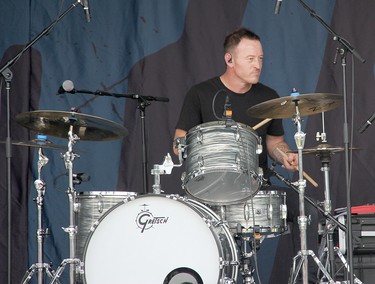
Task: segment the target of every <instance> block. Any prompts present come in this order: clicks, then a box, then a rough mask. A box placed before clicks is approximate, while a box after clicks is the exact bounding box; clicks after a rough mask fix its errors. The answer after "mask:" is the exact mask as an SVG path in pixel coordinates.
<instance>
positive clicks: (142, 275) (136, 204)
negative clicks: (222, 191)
mask: <svg viewBox="0 0 375 284" xmlns="http://www.w3.org/2000/svg"><path fill="white" fill-rule="evenodd" d="M238 265H239V263H238V260H237V251H236V246H235V243H234V240H233V239H232V237H231V234H230V232H229V229H228V227H227V226H226V225H224V224H223V222H221V220H220V219H219V217H218V216H217V215H216V214H215V213H214V212H212V211H211V210H210V209H209V208H208V207H206V206H204V205H202V204H200V203H198V202H196V201H194V200H189V199H187V198H182V197H179V196H165V195H155V194H150V195H142V196H137V197H136V198H135V199H133V200H127V201H123V202H122V203H119V204H118V205H116V206H115V207H113V208H111V209H110V210H109V211H107V213H106V214H105V215H103V217H102V218H100V220H99V222H98V224H97V226H95V228H94V229H93V231H92V232H91V233H90V236H89V239H88V242H87V243H86V246H85V252H84V280H85V283H88V284H103V283H111V284H116V283H122V284H124V283H129V284H134V283H138V284H142V283H144V284H150V283H163V284H172V283H176V284H177V283H185V282H186V283H197V284H203V283H235V281H236V279H237V271H238Z"/></svg>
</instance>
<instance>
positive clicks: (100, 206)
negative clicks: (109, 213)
mask: <svg viewBox="0 0 375 284" xmlns="http://www.w3.org/2000/svg"><path fill="white" fill-rule="evenodd" d="M98 198H99V201H98V212H99V213H103V198H102V195H100V194H99V195H98Z"/></svg>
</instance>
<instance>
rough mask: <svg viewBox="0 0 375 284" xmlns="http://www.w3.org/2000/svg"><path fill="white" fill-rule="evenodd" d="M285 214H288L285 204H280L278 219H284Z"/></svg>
mask: <svg viewBox="0 0 375 284" xmlns="http://www.w3.org/2000/svg"><path fill="white" fill-rule="evenodd" d="M287 212H288V209H287V206H286V204H281V205H280V215H281V216H280V218H281V219H286V217H287Z"/></svg>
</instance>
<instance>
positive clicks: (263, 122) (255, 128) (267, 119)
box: [253, 118, 272, 130]
mask: <svg viewBox="0 0 375 284" xmlns="http://www.w3.org/2000/svg"><path fill="white" fill-rule="evenodd" d="M270 120H272V118H266V119H264V120H263V121H261V122H259V123H258V124H257V125H255V126H254V127H253V129H254V130H257V129H258V128H259V127H261V126H263V125H265V124H266V123H267V122H268V121H270Z"/></svg>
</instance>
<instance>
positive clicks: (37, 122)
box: [16, 110, 127, 141]
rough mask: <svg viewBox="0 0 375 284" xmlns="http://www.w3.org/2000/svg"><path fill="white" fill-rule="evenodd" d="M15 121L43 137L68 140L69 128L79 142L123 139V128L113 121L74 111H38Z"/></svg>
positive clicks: (18, 116) (22, 114)
mask: <svg viewBox="0 0 375 284" xmlns="http://www.w3.org/2000/svg"><path fill="white" fill-rule="evenodd" d="M16 121H17V122H18V123H19V124H21V125H22V126H24V127H26V128H28V129H30V130H32V131H35V132H37V133H42V134H45V135H50V136H55V137H60V138H68V132H69V128H70V126H73V132H74V134H76V135H77V136H78V137H79V138H80V139H81V140H88V141H110V140H116V139H120V138H122V137H124V136H125V135H126V134H127V130H126V129H125V127H123V126H121V125H120V124H117V123H115V122H113V121H110V120H107V119H104V118H100V117H97V116H92V115H88V114H82V113H77V112H74V111H70V112H64V111H54V110H45V111H42V110H38V111H31V112H24V113H20V114H18V115H17V116H16Z"/></svg>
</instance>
